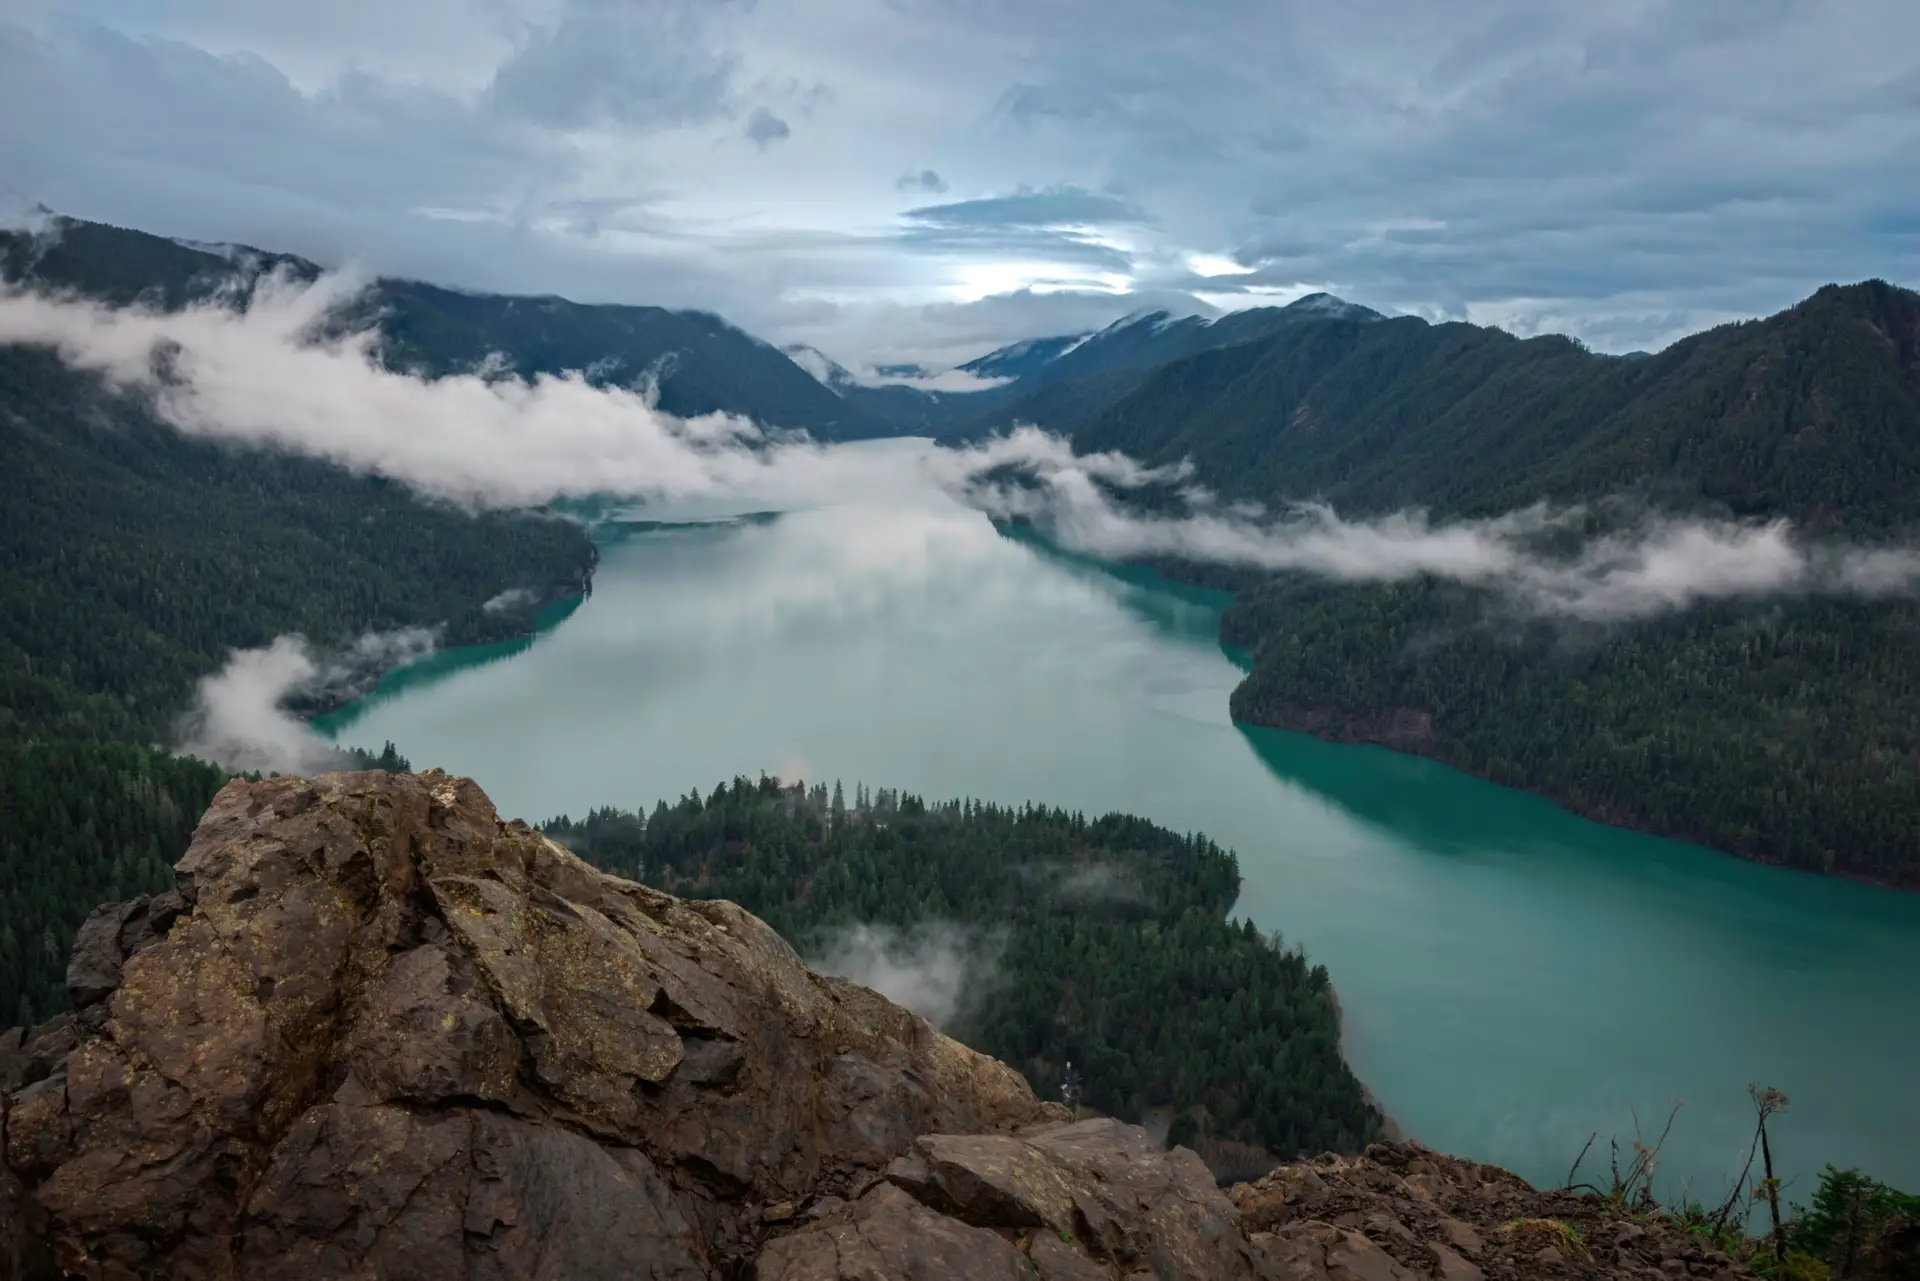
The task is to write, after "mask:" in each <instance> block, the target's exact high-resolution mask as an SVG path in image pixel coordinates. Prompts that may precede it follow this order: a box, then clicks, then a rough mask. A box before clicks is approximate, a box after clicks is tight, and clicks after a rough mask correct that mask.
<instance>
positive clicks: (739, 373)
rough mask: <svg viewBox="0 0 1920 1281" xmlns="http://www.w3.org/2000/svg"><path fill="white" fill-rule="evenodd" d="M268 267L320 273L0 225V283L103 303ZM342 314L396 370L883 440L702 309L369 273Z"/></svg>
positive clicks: (854, 412)
mask: <svg viewBox="0 0 1920 1281" xmlns="http://www.w3.org/2000/svg"><path fill="white" fill-rule="evenodd" d="M276 269H277V270H282V271H287V272H290V273H292V274H293V275H294V276H296V277H298V278H301V279H309V280H310V279H313V278H315V277H317V276H318V275H319V274H320V268H319V267H317V266H315V265H314V264H313V263H310V262H307V261H305V260H304V259H300V258H295V257H292V256H291V255H286V254H273V253H266V252H263V251H260V250H256V249H250V248H245V247H231V246H206V247H196V246H192V245H185V244H181V243H179V242H177V241H173V240H167V239H163V238H161V237H159V236H151V235H148V234H146V233H144V232H139V231H129V230H125V229H122V228H119V227H108V226H104V225H101V224H99V223H90V222H82V221H78V220H75V219H67V218H62V219H57V220H54V222H53V224H52V229H51V230H50V231H49V232H48V233H47V234H45V235H41V236H35V235H31V234H29V233H26V232H19V231H0V278H4V279H6V280H12V281H21V282H27V283H30V284H33V285H37V286H40V287H46V288H53V289H67V290H75V291H78V292H80V293H82V294H85V295H86V296H88V297H94V298H98V299H101V300H103V301H106V302H111V303H114V304H124V303H127V302H131V301H133V300H134V299H136V298H143V299H147V300H150V301H153V302H156V303H157V304H159V305H162V306H168V307H177V306H180V305H182V304H183V303H186V302H188V301H193V300H198V299H204V298H207V297H209V296H211V295H213V294H214V293H216V292H217V291H218V290H219V289H221V288H222V287H223V286H227V285H230V284H232V283H233V282H234V281H235V280H237V279H244V278H247V277H250V276H252V275H254V274H257V273H260V272H264V271H269V270H276ZM353 318H354V319H355V320H358V321H363V322H366V323H374V322H376V321H377V323H378V324H379V326H380V331H381V334H382V336H383V337H384V339H385V344H384V353H385V356H386V359H387V361H388V363H389V364H391V365H392V366H393V367H394V368H397V369H406V370H417V371H419V372H422V373H426V374H428V375H432V376H438V375H442V374H449V373H470V372H473V371H475V370H477V369H480V368H481V367H482V365H483V362H492V363H491V364H489V365H488V367H489V368H491V369H494V370H497V371H499V372H510V373H514V374H518V375H520V376H521V377H530V376H532V375H534V374H541V373H560V372H563V371H567V370H581V371H586V372H588V373H589V375H590V376H591V377H593V378H595V379H598V380H602V381H607V382H614V383H623V384H627V383H635V382H637V381H639V380H641V379H652V380H654V381H655V382H656V383H657V385H658V387H659V394H660V406H661V408H663V409H665V410H666V411H667V412H669V413H672V414H677V415H681V416H691V415H696V414H705V413H711V412H714V411H716V410H724V411H726V412H729V413H735V414H744V415H746V416H747V417H749V418H751V419H753V420H754V421H755V422H757V423H760V424H762V425H763V426H768V427H784V428H792V429H803V430H805V431H807V432H809V433H811V434H812V435H814V436H815V437H817V438H819V439H822V440H845V439H860V438H865V437H870V436H888V435H894V434H896V428H895V427H894V426H893V425H891V424H890V423H888V422H885V421H883V420H882V419H880V418H877V417H874V416H873V415H872V414H870V413H869V412H868V411H866V410H864V409H862V408H861V407H859V406H857V405H854V404H851V403H849V402H848V401H846V400H844V399H842V398H841V397H839V396H837V395H835V394H834V393H833V392H832V391H830V390H828V389H827V388H826V387H823V386H822V385H821V384H820V383H819V382H818V381H816V380H815V379H814V378H813V377H812V376H811V375H809V374H808V373H807V372H806V371H805V370H804V369H802V368H800V367H799V366H798V365H796V364H794V362H793V361H792V360H791V359H789V358H788V357H787V356H786V355H785V354H784V353H783V352H781V351H779V350H778V349H776V348H774V347H772V346H770V345H768V344H767V343H764V342H762V341H760V340H759V339H757V338H754V337H752V336H751V335H749V334H747V333H745V332H743V331H741V330H739V329H736V328H735V327H733V326H732V325H730V324H728V323H727V322H726V321H724V320H722V319H721V318H720V317H718V316H715V315H712V314H710V313H707V312H699V311H670V310H667V309H666V308H663V307H640V306H593V305H588V304H584V303H575V302H569V301H568V300H566V299H564V298H556V297H541V298H528V297H508V296H504V295H500V294H477V293H464V292H460V291H457V290H451V289H442V288H439V287H437V286H434V285H429V284H424V283H421V282H419V281H410V280H396V279H382V280H379V281H377V282H375V283H374V284H373V285H372V286H371V288H370V289H369V290H368V292H367V294H366V296H365V297H364V299H363V300H362V303H361V306H360V308H359V310H358V312H357V313H356V315H355V316H354V317H353Z"/></svg>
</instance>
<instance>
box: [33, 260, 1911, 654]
mask: <svg viewBox="0 0 1920 1281" xmlns="http://www.w3.org/2000/svg"><path fill="white" fill-rule="evenodd" d="M363 283H364V282H362V281H360V280H358V279H356V278H355V277H353V276H351V275H347V274H336V275H330V276H326V277H323V278H322V279H320V280H319V281H317V282H315V283H313V284H311V285H302V284H300V283H298V282H295V281H292V280H290V279H288V278H285V277H280V276H268V277H264V278H261V279H260V280H258V281H256V282H255V283H254V284H253V285H252V286H251V291H250V293H249V294H248V295H247V296H245V297H230V298H227V299H224V300H220V301H218V302H213V303H208V304H205V305H201V306H195V307H191V308H187V309H184V310H181V311H176V312H160V311H156V310H152V309H149V308H143V307H128V308H120V309H115V308H108V307H104V306H100V305H98V304H94V303H90V302H86V301H82V300H77V299H72V298H60V297H51V296H47V295H44V294H36V293H30V292H23V291H21V290H18V289H12V290H7V291H0V342H11V343H33V344H39V345H45V346H50V347H52V348H54V349H55V350H57V351H58V353H59V354H60V356H61V358H62V359H63V360H65V361H66V362H68V363H69V364H71V365H73V366H75V367H78V368H81V369H85V370H91V371H94V372H96V373H98V374H100V375H101V376H102V377H104V378H105V379H107V380H108V381H109V382H110V383H112V384H113V385H115V386H117V387H120V388H123V389H126V390H128V391H130V392H134V393H137V394H139V395H142V396H144V397H145V398H147V400H148V401H149V402H150V403H151V405H152V407H153V409H154V411H155V412H156V413H157V414H158V415H159V416H160V417H162V418H163V419H164V420H165V421H167V422H168V423H170V424H172V425H173V426H174V427H176V428H177V429H179V430H180V431H182V432H183V433H186V434H188V435H192V436H198V437H204V438H213V439H219V440H223V441H228V442H231V443H235V444H239V445H245V446H254V447H263V448H277V449H285V450H290V451H295V452H298V453H302V454H306V455H310V456H314V457H318V458H323V459H327V460H329V461H332V462H335V463H338V464H340V465H342V466H344V467H347V468H350V469H352V470H355V471H359V472H363V473H371V474H377V475H380V476H384V477H389V478H391V479H394V480H398V481H401V482H403V483H405V484H407V485H408V486H410V487H412V488H413V489H415V490H416V491H418V492H419V493H421V494H423V495H427V496H430V497H435V498H440V499H446V500H450V501H453V502H457V503H461V504H464V505H467V506H470V507H532V506H538V505H540V504H543V503H547V502H550V501H552V500H554V499H557V498H566V497H584V496H588V495H596V494H609V493H611V494H617V495H621V496H624V497H631V498H637V499H640V500H643V501H646V502H649V503H663V504H669V505H670V504H672V503H675V502H695V503H707V504H732V505H733V507H734V510H748V509H776V508H777V509H796V508H807V507H830V506H836V505H845V504H854V505H873V504H876V503H877V504H884V505H893V506H903V505H904V506H914V507H920V508H928V507H930V506H933V505H944V506H946V507H949V508H950V507H952V505H953V504H954V503H956V502H957V503H959V504H962V505H964V506H965V507H968V508H971V509H973V510H974V511H975V512H984V513H986V514H988V515H990V516H994V517H999V518H1020V519H1024V520H1027V521H1030V522H1032V523H1033V524H1034V525H1035V526H1037V527H1038V528H1040V529H1042V530H1043V531H1045V532H1046V533H1047V534H1048V535H1049V536H1051V537H1052V538H1054V539H1055V540H1056V541H1058V542H1059V543H1060V544H1062V545H1063V546H1065V547H1068V548H1071V549H1073V550H1076V551H1081V552H1085V553H1089V554H1093V555H1097V556H1102V557H1108V558H1116V559H1124V558H1140V557H1169V558H1178V559H1183V560H1187V561H1193V562H1201V563H1207V564H1215V565H1226V566H1240V567H1246V568H1251V569H1256V570H1266V571H1281V570H1289V571H1297V572H1304V573H1309V574H1315V575H1319V576H1321V577H1325V578H1330V579H1336V580H1341V581H1349V582H1391V581H1398V580H1404V579H1408V578H1412V577H1416V576H1420V575H1432V576H1435V577H1438V578H1442V579H1445V580H1448V581H1452V582H1457V583H1462V584H1466V585H1470V586H1475V587H1480V588H1484V589H1487V590H1489V591H1490V592H1493V593H1495V594H1497V596H1498V597H1499V598H1501V599H1502V600H1503V601H1505V602H1506V603H1507V604H1508V605H1509V606H1510V607H1511V608H1513V609H1514V610H1516V611H1519V612H1522V613H1525V614H1529V615H1535V616H1546V617H1558V618H1566V619H1571V620H1579V621H1584V622H1604V623H1610V622H1622V621H1632V620H1635V619H1642V618H1647V617H1651V616H1655V615H1658V614H1663V613H1669V612H1672V611H1676V610H1682V609H1686V608H1688V607H1690V606H1693V605H1695V604H1698V603H1701V602H1707V601H1714V600H1730V599H1761V598H1768V597H1785V596H1805V595H1814V594H1826V595H1845V596H1855V597H1868V598H1871V597H1888V596H1911V595H1913V594H1915V593H1916V592H1920V550H1916V549H1915V548H1914V547H1912V546H1907V545H1889V546H1879V547H1854V546H1848V545H1844V544H1827V543H1817V542H1812V541H1809V540H1807V539H1805V538H1803V537H1802V536H1801V535H1799V534H1798V532H1797V531H1796V530H1795V529H1794V528H1793V527H1792V525H1791V524H1790V523H1788V522H1786V521H1781V520H1775V521H1770V522H1742V521H1734V520H1724V519H1721V520H1715V519H1703V518H1684V519H1683V518H1680V517H1677V516H1673V515H1669V514H1661V513H1658V512H1652V511H1647V512H1643V513H1642V514H1641V515H1640V516H1639V517H1638V518H1636V519H1633V520H1629V521H1626V522H1624V523H1620V522H1615V524H1614V527H1613V528H1612V532H1609V533H1606V534H1605V535H1603V536H1599V537H1594V538H1589V539H1587V540H1585V542H1584V543H1582V544H1581V545H1580V546H1579V547H1578V548H1577V550H1573V551H1565V550H1556V548H1558V547H1560V546H1562V545H1564V542H1565V539H1564V537H1563V538H1561V539H1559V540H1557V541H1556V540H1550V539H1549V537H1548V536H1549V535H1555V534H1559V535H1564V534H1566V533H1567V531H1569V530H1572V529H1575V528H1577V522H1579V521H1580V520H1581V519H1582V516H1583V512H1582V511H1581V510H1580V509H1577V508H1567V509H1552V508H1548V507H1545V506H1535V507H1530V508H1527V509H1524V510H1521V511H1518V512H1513V513H1509V514H1507V515H1504V516H1501V517H1497V518H1493V519H1483V520H1462V521H1452V522H1435V521H1433V520H1431V519H1429V517H1428V515H1427V514H1426V513H1424V512H1421V511H1402V512H1397V513H1392V514H1389V515H1384V516H1378V517H1373V518H1368V519H1349V518H1346V517H1343V516H1341V515H1340V514H1339V513H1338V512H1336V511H1335V510H1334V509H1333V508H1331V507H1330V506H1327V505H1325V504H1315V503H1303V504H1295V505H1292V506H1289V507H1287V508H1285V509H1283V510H1281V511H1279V512H1277V513H1273V514H1269V513H1267V512H1265V511H1263V510H1261V509H1260V508H1259V507H1257V506H1254V505H1248V504H1234V505H1223V504H1221V503H1218V502H1216V501H1215V500H1214V499H1213V498H1212V496H1211V495H1210V494H1208V493H1207V492H1206V491H1205V490H1204V489H1202V488H1200V487H1198V486H1197V485H1195V484H1193V483H1192V475H1191V469H1190V468H1189V467H1188V466H1187V465H1186V464H1184V463H1180V464H1174V465H1171V466H1162V467H1151V466H1147V465H1144V464H1142V463H1139V462H1137V461H1136V460H1133V459H1130V458H1127V457H1125V456H1124V455H1119V454H1080V455H1076V454H1075V453H1074V452H1073V450H1072V447H1071V445H1070V444H1069V443H1068V442H1067V441H1065V440H1063V439H1060V438H1058V437H1054V436H1050V435H1047V434H1045V433H1043V432H1041V431H1039V430H1037V429H1034V428H1031V427H1023V428H1018V429H1015V430H1013V431H1010V432H1008V433H1006V434H1004V435H1001V436H997V437H995V438H992V439H989V440H986V441H983V442H980V443H978V444H975V445H972V446H969V447H965V448H957V449H948V448H939V447H935V446H933V445H931V444H930V443H922V444H916V445H914V446H912V447H908V448H891V449H876V448H872V447H869V446H844V445H842V446H831V445H821V444H818V443H816V442H813V441H811V440H808V439H806V438H805V437H804V436H798V435H795V434H793V433H783V432H777V431H769V430H763V429H762V428H761V427H759V426H757V425H756V424H754V423H751V422H748V421H746V420H745V419H742V418H738V417H735V416H730V415H726V414H711V415H706V416H704V417H699V418H691V419H681V418H676V417H674V416H672V415H670V414H666V413H663V412H661V411H660V409H659V407H658V405H657V402H656V400H655V398H654V396H653V394H652V392H651V390H650V388H649V387H648V386H647V385H645V384H644V383H642V384H640V385H637V386H630V387H620V386H599V385H594V384H593V383H591V382H589V381H588V379H587V378H586V377H585V376H584V375H582V374H566V375H561V376H544V375H543V376H538V377H535V378H534V379H532V380H531V381H523V380H520V379H517V378H512V377H502V376H500V375H499V374H498V372H497V370H494V369H482V370H479V371H476V372H474V373H471V374H463V375H454V376H449V377H443V378H439V379H434V380H427V379H423V378H419V377H415V376H412V375H409V374H404V373H397V372H394V371H392V370H389V369H387V368H386V367H385V366H384V365H383V364H382V362H381V350H380V340H379V336H378V334H377V332H375V331H374V330H363V331H359V332H351V333H341V332H339V331H340V329H341V324H340V320H339V317H340V316H341V315H342V314H344V311H343V309H344V308H346V307H347V306H348V305H350V304H352V303H353V302H354V301H355V300H356V299H358V298H359V297H360V296H361V290H362V287H363ZM1149 485H1153V486H1174V487H1179V488H1178V490H1177V492H1178V493H1179V494H1180V495H1181V496H1182V498H1183V499H1184V501H1185V504H1186V508H1187V510H1186V511H1184V512H1183V513H1180V514H1176V515H1164V514H1142V513H1141V512H1139V511H1135V510H1132V509H1131V508H1130V507H1128V506H1127V505H1125V504H1124V503H1123V502H1121V501H1118V500H1116V497H1115V495H1116V494H1123V493H1125V492H1127V491H1135V490H1139V489H1141V488H1142V487H1144V486H1149ZM514 603H515V598H514V597H513V595H512V593H511V592H505V593H502V594H501V595H500V596H498V597H496V598H495V599H494V600H493V601H492V602H489V603H488V605H489V608H492V609H495V610H504V609H507V608H511V607H512V606H513V604H514ZM263 662H264V660H263ZM277 662H278V666H275V667H274V670H276V671H277V670H282V669H284V668H287V667H288V666H289V665H290V664H291V659H289V658H285V657H283V658H281V659H279V660H277ZM256 679H263V677H261V676H256Z"/></svg>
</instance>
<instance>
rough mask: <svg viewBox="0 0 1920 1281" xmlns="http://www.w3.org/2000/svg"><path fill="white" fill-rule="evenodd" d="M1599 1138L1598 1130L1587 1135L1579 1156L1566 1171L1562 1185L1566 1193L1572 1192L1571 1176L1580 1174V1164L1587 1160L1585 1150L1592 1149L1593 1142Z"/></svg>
mask: <svg viewBox="0 0 1920 1281" xmlns="http://www.w3.org/2000/svg"><path fill="white" fill-rule="evenodd" d="M1599 1137H1600V1131H1598V1130H1595V1131H1594V1132H1593V1133H1592V1134H1589V1135H1588V1136H1587V1141H1586V1143H1585V1144H1584V1145H1582V1146H1581V1148H1580V1155H1579V1156H1577V1157H1575V1158H1573V1167H1572V1168H1571V1169H1569V1170H1568V1171H1567V1181H1566V1183H1565V1184H1564V1185H1563V1186H1564V1187H1565V1188H1566V1190H1567V1191H1569V1192H1571V1191H1573V1176H1574V1175H1576V1174H1578V1173H1579V1172H1580V1163H1581V1162H1582V1161H1584V1160H1586V1159H1587V1149H1588V1148H1590V1147H1592V1146H1593V1141H1594V1140H1595V1139H1597V1138H1599Z"/></svg>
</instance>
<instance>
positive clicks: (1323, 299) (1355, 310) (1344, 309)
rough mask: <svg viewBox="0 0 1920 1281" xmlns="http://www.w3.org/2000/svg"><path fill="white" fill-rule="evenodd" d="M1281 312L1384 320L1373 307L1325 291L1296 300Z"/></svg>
mask: <svg viewBox="0 0 1920 1281" xmlns="http://www.w3.org/2000/svg"><path fill="white" fill-rule="evenodd" d="M1280 310H1282V311H1289V312H1295V313H1300V312H1310V313H1314V314H1318V315H1323V316H1327V317H1330V318H1333V319H1338V320H1383V319H1385V317H1383V316H1382V315H1381V314H1380V313H1379V312H1377V311H1375V310H1374V309H1373V308H1371V307H1362V306H1361V305H1360V304H1359V303H1357V302H1348V301H1347V300H1346V299H1345V298H1337V297H1335V296H1334V295H1332V294H1330V293H1327V292H1325V291H1324V290H1322V291H1320V292H1318V293H1311V294H1308V295H1307V296H1306V297H1304V298H1296V299H1294V300H1293V301H1292V302H1290V303H1288V304H1287V305H1286V306H1284V307H1282V308H1281V309H1280Z"/></svg>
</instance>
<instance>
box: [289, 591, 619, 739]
mask: <svg viewBox="0 0 1920 1281" xmlns="http://www.w3.org/2000/svg"><path fill="white" fill-rule="evenodd" d="M595 561H596V563H597V561H598V557H596V558H595ZM592 573H593V567H592V566H589V567H588V570H587V574H588V578H587V581H586V583H585V584H584V586H582V587H580V588H579V589H578V590H572V591H567V592H562V593H558V594H555V595H552V596H548V597H546V598H544V599H542V600H541V601H540V602H539V603H538V604H536V605H535V606H534V607H533V623H532V625H531V626H530V627H527V628H524V629H522V630H519V631H514V632H509V633H507V634H506V635H503V636H496V637H493V638H491V639H488V640H474V641H462V642H461V643H460V644H458V645H447V646H442V647H439V648H435V649H430V650H428V651H427V652H425V653H424V654H416V655H414V656H413V657H411V658H407V659H404V660H402V661H400V662H397V663H393V664H391V665H389V666H385V667H380V668H377V669H375V670H374V671H372V672H370V673H368V674H367V675H365V676H363V677H361V678H359V679H357V680H354V681H352V682H349V683H347V684H343V685H338V686H335V687H333V688H331V689H328V690H325V691H323V692H322V693H320V694H319V695H316V696H314V697H312V698H310V699H307V700H305V701H303V702H302V704H301V705H300V706H299V708H298V709H297V710H296V714H297V715H298V716H299V717H300V719H301V720H302V721H303V722H305V723H306V724H307V725H308V726H309V727H311V728H314V729H315V731H316V732H318V733H323V734H324V733H326V731H324V730H321V729H319V728H318V722H320V721H322V720H325V719H326V718H327V717H329V716H332V715H334V714H335V713H337V712H339V711H340V710H342V709H343V708H346V707H348V706H350V705H352V704H354V703H357V702H360V701H362V700H363V699H367V698H371V697H373V696H374V695H376V694H378V693H379V692H380V686H381V685H382V684H383V683H385V681H386V680H387V678H388V677H390V676H393V675H395V674H396V673H399V672H404V671H407V670H409V669H410V668H413V667H415V666H417V665H419V664H421V663H425V662H429V661H431V660H433V659H435V658H439V657H444V656H448V655H457V654H461V653H465V652H467V651H470V650H478V649H485V648H487V647H488V646H491V645H525V644H531V643H532V642H533V641H535V640H537V639H538V638H539V636H540V634H541V633H542V632H544V631H550V630H551V629H552V628H553V627H555V626H558V625H559V623H560V622H562V621H564V619H565V618H566V617H567V615H570V614H572V613H573V611H574V610H575V609H578V608H579V607H580V605H581V604H583V603H584V602H585V601H586V599H587V598H588V597H589V596H591V595H593V581H592ZM555 610H564V612H563V613H561V614H560V615H559V616H558V617H556V618H552V619H549V618H547V617H546V616H547V615H549V614H551V613H552V612H553V611H555ZM342 728H345V727H344V726H343V727H342ZM327 737H329V738H331V737H333V736H332V735H331V734H328V735H327Z"/></svg>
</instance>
